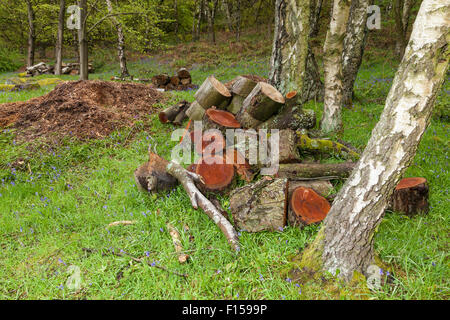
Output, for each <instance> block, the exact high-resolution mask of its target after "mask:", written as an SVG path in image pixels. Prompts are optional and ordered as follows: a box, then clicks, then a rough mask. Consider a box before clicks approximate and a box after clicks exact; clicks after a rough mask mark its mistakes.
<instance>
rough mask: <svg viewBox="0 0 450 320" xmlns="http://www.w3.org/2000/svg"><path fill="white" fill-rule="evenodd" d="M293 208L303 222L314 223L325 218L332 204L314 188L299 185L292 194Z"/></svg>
mask: <svg viewBox="0 0 450 320" xmlns="http://www.w3.org/2000/svg"><path fill="white" fill-rule="evenodd" d="M291 208H292V210H293V211H294V212H295V214H296V215H297V217H299V218H300V219H301V220H302V221H303V222H305V223H306V224H312V223H316V222H320V221H322V220H323V219H325V217H326V216H327V214H328V211H330V209H331V206H330V203H329V202H328V201H327V199H325V198H324V197H321V196H319V195H318V194H317V193H316V192H315V191H314V190H312V189H310V188H304V187H298V188H296V189H295V190H294V193H293V194H292V198H291Z"/></svg>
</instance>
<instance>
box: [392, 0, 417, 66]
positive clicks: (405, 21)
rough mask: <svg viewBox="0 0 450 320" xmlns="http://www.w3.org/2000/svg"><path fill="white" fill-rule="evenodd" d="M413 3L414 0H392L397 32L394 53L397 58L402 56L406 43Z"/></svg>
mask: <svg viewBox="0 0 450 320" xmlns="http://www.w3.org/2000/svg"><path fill="white" fill-rule="evenodd" d="M414 3H415V0H394V20H395V29H396V32H397V39H396V42H395V53H396V54H397V56H398V57H399V58H401V57H402V56H403V53H404V52H405V47H406V44H407V43H408V37H407V35H408V27H409V16H410V15H411V9H412V7H413V6H414Z"/></svg>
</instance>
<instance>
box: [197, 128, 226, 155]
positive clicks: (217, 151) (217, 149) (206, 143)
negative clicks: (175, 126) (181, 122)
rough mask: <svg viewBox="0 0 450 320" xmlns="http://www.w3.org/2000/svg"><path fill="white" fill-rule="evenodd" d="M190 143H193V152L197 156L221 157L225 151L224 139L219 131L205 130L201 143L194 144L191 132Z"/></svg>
mask: <svg viewBox="0 0 450 320" xmlns="http://www.w3.org/2000/svg"><path fill="white" fill-rule="evenodd" d="M190 137H191V141H193V142H194V148H195V152H197V154H199V155H201V156H203V157H208V156H214V155H223V149H225V146H226V143H225V138H224V137H223V135H222V133H221V132H220V131H219V130H207V131H205V132H203V135H202V138H201V141H200V142H199V143H196V141H194V137H195V131H192V132H191V136H190Z"/></svg>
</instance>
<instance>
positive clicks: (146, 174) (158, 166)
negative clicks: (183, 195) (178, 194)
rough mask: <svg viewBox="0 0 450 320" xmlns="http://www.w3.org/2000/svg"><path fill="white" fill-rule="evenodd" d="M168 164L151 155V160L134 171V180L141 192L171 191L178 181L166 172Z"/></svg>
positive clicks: (153, 154)
mask: <svg viewBox="0 0 450 320" xmlns="http://www.w3.org/2000/svg"><path fill="white" fill-rule="evenodd" d="M167 164H168V162H167V161H166V160H165V159H163V158H161V157H160V156H158V155H157V154H155V153H152V152H151V153H150V160H149V161H148V162H146V163H144V164H143V165H141V166H140V167H139V168H138V169H136V171H134V180H135V182H136V185H137V187H138V189H139V190H141V191H145V192H150V193H153V192H159V191H165V190H171V189H173V188H174V187H176V185H177V184H178V181H177V180H176V179H175V178H174V177H172V176H171V175H169V174H168V173H167V172H166V166H167Z"/></svg>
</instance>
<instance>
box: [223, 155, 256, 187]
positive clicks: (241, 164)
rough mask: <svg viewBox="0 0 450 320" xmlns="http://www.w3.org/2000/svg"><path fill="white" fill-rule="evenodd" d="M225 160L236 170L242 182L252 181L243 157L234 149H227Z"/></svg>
mask: <svg viewBox="0 0 450 320" xmlns="http://www.w3.org/2000/svg"><path fill="white" fill-rule="evenodd" d="M225 156H226V160H227V163H228V164H232V165H233V166H234V167H235V168H236V172H237V174H238V175H239V176H240V177H241V179H242V180H245V181H247V182H250V181H252V180H253V172H252V170H251V166H250V164H249V163H248V162H247V160H246V159H245V157H244V156H243V155H242V154H241V153H240V152H239V151H238V150H236V149H234V148H229V149H227V151H226V155H225Z"/></svg>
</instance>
